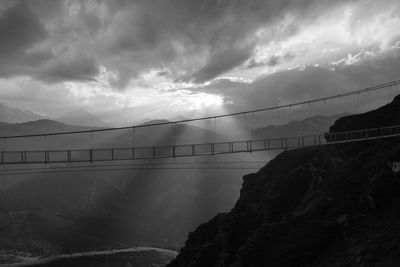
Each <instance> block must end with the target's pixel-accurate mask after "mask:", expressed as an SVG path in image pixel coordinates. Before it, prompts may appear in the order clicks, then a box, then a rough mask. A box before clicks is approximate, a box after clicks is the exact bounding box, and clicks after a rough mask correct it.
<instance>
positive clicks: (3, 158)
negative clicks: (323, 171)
mask: <svg viewBox="0 0 400 267" xmlns="http://www.w3.org/2000/svg"><path fill="white" fill-rule="evenodd" d="M394 136H400V125H399V126H390V127H382V128H374V129H365V130H356V131H346V132H336V133H325V134H321V135H309V136H294V137H285V138H268V139H258V140H240V141H229V142H216V143H204V144H182V145H170V146H151V147H119V148H98V149H90V148H88V149H74V150H36V151H34V150H31V151H1V152H0V164H35V163H44V164H47V163H68V162H94V161H114V160H137V159H161V158H177V157H193V156H202V155H219V154H230V153H244V152H256V151H268V150H285V149H295V148H302V147H310V146H318V145H329V144H341V143H348V142H355V141H363V140H374V139H380V138H388V137H394Z"/></svg>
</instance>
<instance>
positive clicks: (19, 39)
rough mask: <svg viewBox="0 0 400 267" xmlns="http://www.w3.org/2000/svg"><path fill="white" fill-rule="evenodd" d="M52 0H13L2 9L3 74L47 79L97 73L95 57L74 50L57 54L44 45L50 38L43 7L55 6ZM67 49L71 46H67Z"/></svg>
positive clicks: (0, 65)
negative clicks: (42, 19)
mask: <svg viewBox="0 0 400 267" xmlns="http://www.w3.org/2000/svg"><path fill="white" fill-rule="evenodd" d="M51 2H53V1H50V2H47V1H37V2H35V3H33V2H28V1H11V2H9V3H8V4H6V5H4V6H2V11H1V13H0V36H1V42H0V57H1V61H0V76H3V77H8V76H14V75H28V76H31V77H33V78H37V79H40V80H43V81H46V82H58V81H64V80H88V79H91V78H92V77H94V76H95V75H97V73H98V67H97V65H96V63H95V61H94V59H93V58H91V57H90V56H87V55H85V54H82V53H81V52H76V53H75V52H74V53H69V54H67V55H65V53H58V54H55V53H54V52H53V51H52V49H51V47H46V46H42V44H43V43H45V42H46V41H47V40H49V39H51V38H52V36H50V34H49V32H48V31H47V30H46V22H45V21H41V16H43V17H46V16H47V15H48V14H45V13H43V11H41V10H40V9H41V8H46V7H47V8H49V9H52V10H58V11H60V8H59V6H57V7H58V9H57V8H55V5H54V3H51ZM64 50H68V49H64Z"/></svg>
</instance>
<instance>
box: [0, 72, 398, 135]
mask: <svg viewBox="0 0 400 267" xmlns="http://www.w3.org/2000/svg"><path fill="white" fill-rule="evenodd" d="M395 85H400V80H396V81H392V82H388V83H383V84H380V85H376V86H372V87H367V88H364V89H359V90H353V91H348V92H345V93H341V94H336V95H331V96H327V97H321V98H314V99H311V100H305V101H299V102H294V103H290V104H285V105H277V106H271V107H264V108H259V109H252V110H246V111H241V112H233V113H227V114H221V115H213V116H206V117H199V118H193V119H184V120H179V121H168V122H157V123H150V124H139V125H133V126H125V127H110V128H101V129H91V130H81V131H66V132H53V133H39V134H28V135H13V136H0V138H24V137H36V136H43V135H51V136H54V135H66V134H78V133H88V132H91V131H93V132H106V131H115V130H122V129H131V128H133V127H136V128H145V127H151V126H161V125H168V124H173V123H185V122H193V121H202V120H208V119H210V118H223V117H232V116H238V115H242V114H250V113H253V112H262V111H269V110H276V109H280V108H286V107H288V106H293V107H294V106H301V105H305V104H311V103H316V102H321V101H324V100H331V99H336V98H339V97H345V96H351V95H355V94H360V93H365V92H371V91H377V90H380V89H383V88H387V87H389V86H395Z"/></svg>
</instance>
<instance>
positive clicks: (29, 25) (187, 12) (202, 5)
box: [0, 0, 348, 88]
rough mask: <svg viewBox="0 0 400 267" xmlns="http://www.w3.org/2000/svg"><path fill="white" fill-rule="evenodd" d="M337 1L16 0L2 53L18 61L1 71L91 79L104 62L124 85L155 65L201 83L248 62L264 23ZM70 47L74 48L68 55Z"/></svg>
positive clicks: (9, 9) (3, 30)
mask: <svg viewBox="0 0 400 267" xmlns="http://www.w3.org/2000/svg"><path fill="white" fill-rule="evenodd" d="M338 2H340V1H330V0H323V1H317V0H299V1H289V0H282V1H273V0H270V1H265V0H263V1H261V0H249V1H239V0H207V1H199V0H170V1H139V0H138V1H94V0H86V1H62V0H58V1H56V0H41V1H29V2H28V1H11V2H10V3H11V4H9V5H8V6H7V5H3V7H2V9H1V10H2V12H1V13H0V35H1V40H2V42H1V44H0V54H1V55H6V57H5V58H7V59H8V62H7V63H9V62H12V64H11V66H10V65H7V66H8V67H7V66H6V65H5V63H4V62H6V61H5V60H2V63H0V75H2V76H10V75H30V76H32V77H34V78H38V79H41V80H44V81H46V82H49V81H50V82H54V81H62V80H85V79H91V78H93V77H94V76H95V75H97V73H98V71H97V70H98V68H99V65H103V66H105V67H106V68H107V69H109V70H111V71H113V72H114V73H116V76H117V77H118V81H115V82H113V83H114V84H115V85H116V86H119V87H121V88H123V87H125V86H126V85H127V84H128V83H129V81H130V80H131V79H135V78H138V77H139V76H140V75H142V74H143V73H146V72H147V71H149V70H151V69H160V70H163V69H168V70H169V72H170V76H171V78H173V79H181V80H190V81H194V82H197V83H202V82H205V81H208V80H211V79H213V78H215V77H217V76H219V75H221V74H223V73H225V72H227V71H229V70H232V69H234V68H235V67H238V66H241V65H242V64H244V62H246V61H247V60H249V59H250V58H251V57H252V54H253V50H254V44H255V43H256V42H257V37H256V36H255V32H256V31H257V30H258V29H260V27H268V25H270V24H271V23H274V22H276V21H278V20H280V19H282V18H283V17H284V16H285V14H288V13H290V14H291V15H292V16H295V17H296V21H295V24H296V25H298V24H301V22H302V21H303V20H306V19H307V20H311V19H312V18H313V17H315V16H318V15H320V12H321V10H324V9H329V8H330V7H332V6H333V5H336V4H337V3H338ZM345 2H348V1H345ZM47 10H49V11H47ZM289 28H290V31H287V32H286V33H275V34H276V35H279V36H281V38H282V36H285V35H286V34H287V35H290V34H292V33H293V29H295V28H296V27H295V26H294V25H292V27H289ZM273 37H274V36H271V38H273ZM64 49H67V50H68V51H70V52H69V53H74V55H70V58H69V59H68V60H66V59H65V58H64V57H65V55H64V54H63V53H62V51H63V50H64ZM60 51H61V52H60ZM81 55H84V56H83V58H81ZM5 69H7V71H5Z"/></svg>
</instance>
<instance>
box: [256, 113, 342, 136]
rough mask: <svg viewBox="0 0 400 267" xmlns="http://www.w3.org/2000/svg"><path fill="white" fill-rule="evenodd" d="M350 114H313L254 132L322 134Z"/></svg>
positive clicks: (269, 134)
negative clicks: (299, 119)
mask: <svg viewBox="0 0 400 267" xmlns="http://www.w3.org/2000/svg"><path fill="white" fill-rule="evenodd" d="M347 115H348V114H336V115H332V116H320V115H318V116H313V117H309V118H305V119H304V120H301V121H298V120H296V121H291V122H289V123H287V124H283V125H269V126H267V127H262V128H257V129H254V130H253V134H254V135H256V136H258V137H260V138H275V137H292V136H300V135H314V134H321V133H322V132H326V131H328V130H329V127H330V126H332V124H333V123H334V122H335V121H336V120H337V119H339V118H341V117H344V116H347Z"/></svg>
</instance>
